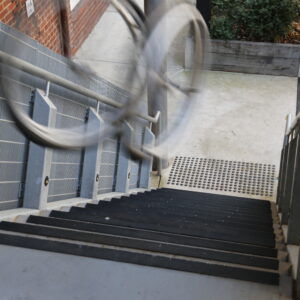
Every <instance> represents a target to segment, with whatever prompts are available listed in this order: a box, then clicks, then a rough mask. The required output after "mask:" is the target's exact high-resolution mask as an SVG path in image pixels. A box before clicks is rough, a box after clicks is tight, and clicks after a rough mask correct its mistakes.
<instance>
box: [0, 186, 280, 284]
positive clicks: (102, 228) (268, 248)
mask: <svg viewBox="0 0 300 300" xmlns="http://www.w3.org/2000/svg"><path fill="white" fill-rule="evenodd" d="M275 227H276V226H273V218H272V204H271V203H270V202H268V201H262V200H253V199H246V198H237V197H230V196H222V195H214V194H205V193H196V192H188V191H181V190H173V189H158V190H153V191H147V192H144V193H139V194H136V195H130V196H128V197H127V196H123V197H121V198H119V199H116V198H115V199H112V200H111V201H109V202H108V201H100V202H99V203H98V204H87V205H86V207H84V208H82V207H72V208H71V209H70V211H69V212H66V211H55V210H54V211H51V213H50V214H49V216H36V215H31V216H29V217H28V219H27V220H26V221H25V222H22V223H21V222H8V221H2V222H1V223H0V243H1V244H5V245H10V246H17V247H25V248H31V249H38V250H45V251H51V252H59V253H65V254H72V255H79V256H85V257H92V258H99V259H106V260H112V261H118V262H126V263H132V264H138V265H146V266H152V267H159V268H167V269H172V270H179V271H185V272H192V273H198V274H206V275H213V276H221V277H226V278H232V279H240V280H246V281H252V282H258V283H264V284H270V285H279V281H280V272H279V256H280V255H279V251H278V243H276V242H275V240H276V238H275V234H274V229H273V228H275Z"/></svg>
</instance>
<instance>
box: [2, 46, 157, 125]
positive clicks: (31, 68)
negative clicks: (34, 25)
mask: <svg viewBox="0 0 300 300" xmlns="http://www.w3.org/2000/svg"><path fill="white" fill-rule="evenodd" d="M0 63H3V64H6V65H9V66H11V67H14V68H17V69H19V70H22V71H25V72H27V73H30V74H32V75H35V76H37V77H41V78H43V79H45V80H46V81H47V82H52V83H55V84H57V85H60V86H62V87H64V88H67V89H69V90H72V91H74V92H77V93H79V94H81V95H83V96H86V97H90V98H93V99H95V100H97V101H98V102H102V103H104V104H107V105H110V106H113V107H116V108H121V107H122V106H123V104H121V103H119V102H117V101H115V100H112V99H110V98H108V97H105V96H103V95H99V94H98V93H96V92H94V91H92V90H90V89H88V88H85V87H82V86H79V85H78V84H75V83H73V82H72V81H69V80H67V79H64V78H62V77H60V76H58V75H55V74H53V73H51V72H49V71H46V70H44V69H42V68H39V67H37V66H35V65H33V64H31V63H28V62H26V61H24V60H22V59H20V58H17V57H14V56H12V55H10V54H7V53H5V52H3V51H0ZM159 114H160V113H159V112H158V113H157V114H156V115H155V117H151V116H148V115H143V114H139V113H137V114H136V116H137V117H139V118H141V119H144V120H146V121H149V122H151V123H157V122H158V119H159Z"/></svg>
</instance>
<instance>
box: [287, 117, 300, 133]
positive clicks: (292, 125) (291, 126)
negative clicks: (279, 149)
mask: <svg viewBox="0 0 300 300" xmlns="http://www.w3.org/2000/svg"><path fill="white" fill-rule="evenodd" d="M290 121H291V120H290ZM299 121H300V113H298V115H297V116H296V118H295V119H294V121H293V122H291V123H290V125H289V127H288V130H287V132H286V135H287V136H289V135H290V134H291V133H292V132H293V131H294V130H295V129H296V127H297V126H298V125H299Z"/></svg>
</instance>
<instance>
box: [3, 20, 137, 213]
mask: <svg viewBox="0 0 300 300" xmlns="http://www.w3.org/2000/svg"><path fill="white" fill-rule="evenodd" d="M0 50H2V51H5V52H7V53H9V54H11V55H14V56H16V57H18V58H21V59H24V61H27V62H29V63H32V64H34V65H36V66H37V67H40V68H43V69H45V70H47V71H49V72H52V73H54V74H57V75H58V76H61V77H63V78H65V79H67V80H70V81H72V82H74V83H78V84H80V85H81V86H84V87H86V88H88V89H91V90H93V91H96V92H97V93H100V94H102V95H104V96H106V97H109V98H111V99H113V100H115V101H118V102H120V103H124V102H125V101H126V100H127V99H128V93H127V92H126V91H125V90H123V89H120V88H118V87H117V86H115V85H113V84H111V83H110V82H108V81H106V80H104V79H101V78H98V79H97V78H95V80H92V81H91V80H90V79H89V78H88V77H82V76H81V75H80V74H78V73H75V72H74V70H73V69H72V68H70V67H68V63H67V62H68V60H67V59H66V58H64V57H62V56H60V55H58V54H55V53H53V52H52V51H50V50H49V49H47V48H45V47H44V46H42V45H40V44H39V43H38V42H36V41H34V40H32V39H31V38H29V37H27V36H25V35H23V34H21V33H20V32H18V31H16V30H14V29H12V28H10V27H8V26H6V25H4V24H2V23H1V22H0ZM5 76H8V75H7V74H6V75H5ZM9 76H10V77H9V78H8V80H9V82H10V83H11V84H12V83H13V84H14V85H16V87H17V88H14V89H11V94H10V96H11V98H12V99H15V100H16V101H17V102H19V103H20V104H19V105H20V107H22V109H23V110H24V111H25V112H26V113H29V114H31V111H32V106H30V105H31V103H30V99H31V95H32V91H33V90H34V89H36V88H38V89H41V90H44V91H45V90H46V85H47V82H46V81H45V80H42V79H40V78H37V77H35V76H32V75H30V74H27V73H24V72H19V71H18V72H14V73H12V74H9ZM5 78H6V77H5ZM2 79H3V78H2V77H1V80H2ZM4 95H5V93H4V92H3V90H1V88H0V164H1V163H5V164H6V165H5V168H6V169H8V168H10V167H8V166H7V164H8V163H12V162H13V163H15V164H16V166H18V167H16V170H17V172H16V174H17V175H16V177H17V179H18V180H19V181H16V182H15V181H13V182H8V183H7V181H3V182H2V181H0V187H1V189H0V210H1V209H7V208H15V207H17V206H21V205H22V188H23V185H24V182H25V174H26V162H27V159H28V144H29V143H28V141H27V139H26V138H25V137H24V136H23V135H22V134H21V133H20V132H19V131H18V130H17V129H16V128H15V126H14V123H13V122H12V120H11V117H10V115H9V112H8V109H7V107H6V104H5V99H4ZM49 98H50V100H51V101H52V102H53V104H54V105H55V106H56V108H57V118H56V127H57V128H68V127H74V126H77V125H82V124H84V123H85V122H87V119H86V117H87V110H88V108H89V107H93V108H96V107H97V102H96V101H95V100H94V99H90V98H88V97H85V96H82V95H80V94H77V93H75V92H72V91H70V90H67V89H65V88H62V87H60V86H58V85H55V84H51V85H50V95H49ZM114 112H115V108H112V107H110V106H108V105H105V104H102V103H100V105H99V114H100V115H101V117H102V118H103V119H104V120H112V118H113V117H114ZM119 149H120V145H119V140H117V139H109V140H107V141H106V142H104V144H103V152H102V154H101V167H100V170H99V175H100V180H99V188H98V193H99V194H103V193H107V192H111V191H114V190H115V184H116V171H117V167H118V154H119ZM83 157H84V150H82V151H61V150H54V151H53V156H52V163H51V172H50V173H51V174H50V182H49V194H48V202H52V201H58V200H63V199H68V198H73V197H78V196H79V192H80V184H81V175H82V164H83ZM0 167H1V165H0ZM138 168H139V167H138V166H137V165H134V168H133V177H132V186H137V185H138V178H137V177H138V172H139V170H138ZM3 170H4V165H3ZM5 174H7V178H5ZM0 177H1V178H2V179H5V180H7V179H10V178H11V177H12V175H11V173H10V172H3V174H2V175H1V174H0ZM124 180H125V179H124ZM1 203H3V205H2V204H1Z"/></svg>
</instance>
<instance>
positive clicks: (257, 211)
mask: <svg viewBox="0 0 300 300" xmlns="http://www.w3.org/2000/svg"><path fill="white" fill-rule="evenodd" d="M110 202H111V203H126V204H128V203H133V204H137V203H140V204H142V203H153V204H165V205H170V206H174V207H186V208H190V209H191V208H193V209H195V210H199V211H200V210H202V211H223V212H226V213H231V214H235V215H241V216H249V217H252V218H254V219H256V218H257V219H264V218H266V217H270V207H269V208H267V209H263V210H262V209H261V208H260V207H253V208H248V207H243V206H241V205H240V206H239V205H234V206H230V205H227V204H226V202H224V201H222V203H221V204H218V203H216V202H214V201H211V200H209V201H199V200H197V199H187V198H182V197H180V198H177V199H173V198H169V199H168V198H166V197H164V195H160V196H159V197H153V196H152V195H149V196H147V197H146V196H132V197H130V198H128V197H125V196H124V197H121V198H113V199H112V200H111V201H110Z"/></svg>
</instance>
